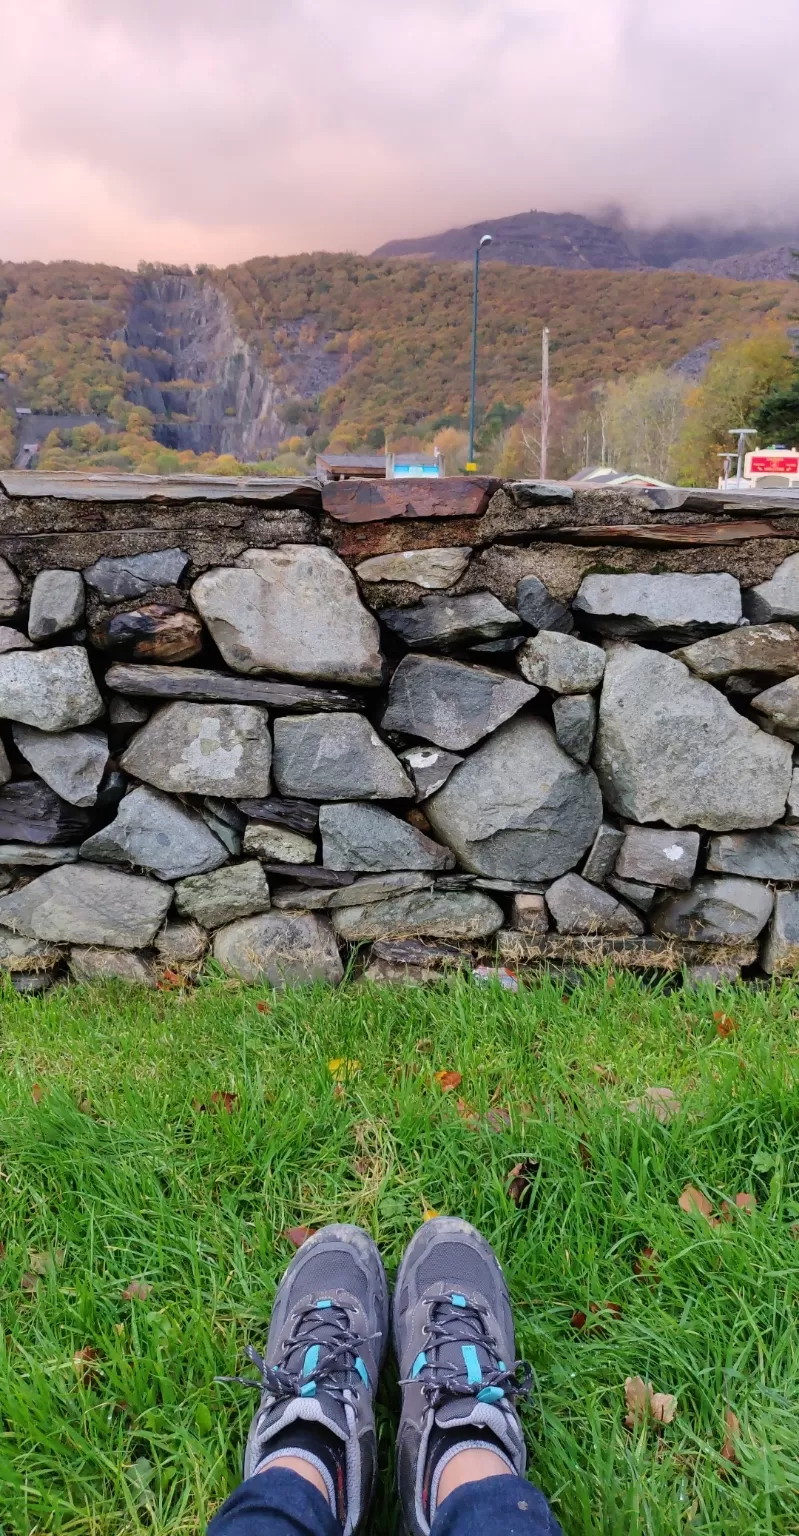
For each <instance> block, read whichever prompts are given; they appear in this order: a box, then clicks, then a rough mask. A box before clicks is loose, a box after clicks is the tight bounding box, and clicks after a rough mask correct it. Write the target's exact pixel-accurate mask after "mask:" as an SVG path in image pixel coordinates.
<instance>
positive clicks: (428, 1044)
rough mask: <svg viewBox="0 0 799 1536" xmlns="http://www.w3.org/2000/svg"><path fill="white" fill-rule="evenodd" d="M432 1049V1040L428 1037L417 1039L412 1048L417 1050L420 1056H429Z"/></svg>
mask: <svg viewBox="0 0 799 1536" xmlns="http://www.w3.org/2000/svg"><path fill="white" fill-rule="evenodd" d="M432 1049H433V1042H432V1040H431V1039H430V1038H429V1037H426V1038H425V1039H424V1040H417V1042H416V1045H415V1046H414V1050H416V1051H418V1052H419V1055H420V1056H429V1054H430V1052H431V1051H432Z"/></svg>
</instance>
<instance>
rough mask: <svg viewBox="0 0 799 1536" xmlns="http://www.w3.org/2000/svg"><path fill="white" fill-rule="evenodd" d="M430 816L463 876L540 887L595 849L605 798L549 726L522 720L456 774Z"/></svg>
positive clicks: (429, 804) (427, 808)
mask: <svg viewBox="0 0 799 1536" xmlns="http://www.w3.org/2000/svg"><path fill="white" fill-rule="evenodd" d="M425 814H426V815H427V817H428V819H429V821H430V823H431V825H432V826H433V828H434V830H435V831H436V832H437V833H438V836H439V837H440V838H441V840H442V842H445V843H446V844H447V845H448V847H450V848H452V849H453V851H454V853H455V854H456V856H457V859H458V862H459V863H460V864H461V865H462V867H463V868H464V869H466V870H469V871H471V872H472V873H473V874H477V875H483V876H487V877H490V876H496V877H498V878H499V879H502V880H525V881H529V880H531V881H538V880H548V879H554V878H555V877H556V876H558V875H561V874H563V873H565V871H566V870H567V869H571V868H572V867H573V866H574V865H575V864H576V863H577V861H578V859H580V858H581V857H582V855H583V854H584V853H585V851H586V849H587V848H589V847H590V846H591V843H592V842H593V840H594V838H595V836H596V833H597V830H598V828H599V825H600V822H601V820H602V797H601V795H600V792H599V785H598V783H597V780H596V777H595V775H594V774H593V773H592V772H591V769H590V768H580V767H578V765H577V764H576V763H575V762H574V760H573V759H572V758H570V757H567V755H566V753H565V752H563V751H561V748H560V747H559V746H558V744H557V742H556V740H555V734H554V731H553V730H552V728H551V726H549V725H547V724H546V723H545V721H543V720H539V719H536V718H534V717H529V716H526V715H518V716H517V717H516V719H515V720H510V721H509V722H508V724H507V725H503V726H501V727H500V729H499V730H498V731H497V732H496V734H495V735H494V736H491V737H489V739H488V741H486V742H484V743H483V745H482V746H480V747H478V748H477V750H476V751H475V752H473V753H472V755H471V756H470V757H468V758H467V759H466V762H465V763H462V764H461V767H460V768H456V769H455V772H454V773H453V774H452V775H451V776H450V778H449V779H448V780H447V782H446V784H445V785H444V788H443V789H440V790H439V791H438V793H437V794H435V795H433V797H432V799H431V800H429V801H427V802H426V804H425Z"/></svg>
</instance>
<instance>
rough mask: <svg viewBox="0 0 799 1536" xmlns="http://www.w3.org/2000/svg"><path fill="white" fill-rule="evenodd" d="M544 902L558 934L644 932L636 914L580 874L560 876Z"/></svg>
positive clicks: (550, 888)
mask: <svg viewBox="0 0 799 1536" xmlns="http://www.w3.org/2000/svg"><path fill="white" fill-rule="evenodd" d="M546 903H547V906H548V908H549V910H550V913H551V914H552V918H553V921H554V923H555V927H556V928H557V930H558V933H620V934H621V933H634V934H640V933H643V931H644V925H643V923H642V922H641V919H640V917H638V916H636V914H635V912H631V911H630V910H629V908H627V907H625V906H624V905H623V903H622V902H620V901H617V900H616V898H615V896H611V895H610V894H609V892H608V891H602V890H600V889H599V887H598V886H596V885H591V884H590V883H589V881H588V880H583V878H582V876H581V875H575V874H570V875H563V877H562V878H561V879H560V880H556V881H555V883H554V885H551V886H550V887H549V890H548V891H547V893H546Z"/></svg>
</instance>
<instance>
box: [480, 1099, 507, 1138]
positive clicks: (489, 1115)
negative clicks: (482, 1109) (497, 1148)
mask: <svg viewBox="0 0 799 1536" xmlns="http://www.w3.org/2000/svg"><path fill="white" fill-rule="evenodd" d="M485 1123H486V1125H487V1126H488V1128H489V1130H490V1131H496V1132H497V1134H498V1133H499V1132H500V1131H507V1130H508V1128H509V1127H510V1125H511V1117H510V1110H509V1109H505V1108H504V1107H503V1105H501V1104H497V1105H495V1107H494V1108H493V1109H489V1110H488V1111H487V1112H486V1117H485Z"/></svg>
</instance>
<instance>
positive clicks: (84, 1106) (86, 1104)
mask: <svg viewBox="0 0 799 1536" xmlns="http://www.w3.org/2000/svg"><path fill="white" fill-rule="evenodd" d="M78 1110H79V1112H80V1114H82V1115H90V1114H91V1113H92V1106H91V1101H90V1100H89V1099H81V1100H80V1101H79V1103H78Z"/></svg>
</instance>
